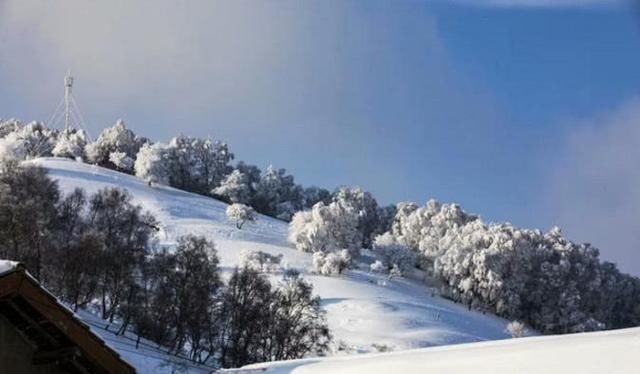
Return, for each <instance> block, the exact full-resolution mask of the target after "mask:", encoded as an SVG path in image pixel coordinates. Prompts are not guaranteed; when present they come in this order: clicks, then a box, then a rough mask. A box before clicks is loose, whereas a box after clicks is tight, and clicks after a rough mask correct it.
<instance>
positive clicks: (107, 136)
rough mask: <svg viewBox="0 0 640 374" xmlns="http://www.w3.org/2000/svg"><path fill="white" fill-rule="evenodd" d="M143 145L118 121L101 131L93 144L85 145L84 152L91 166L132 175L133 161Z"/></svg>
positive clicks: (140, 140) (122, 122) (141, 140)
mask: <svg viewBox="0 0 640 374" xmlns="http://www.w3.org/2000/svg"><path fill="white" fill-rule="evenodd" d="M143 143H144V141H143V139H139V138H138V137H137V136H136V135H135V134H134V133H133V131H131V130H129V129H128V128H127V127H126V125H125V123H124V121H122V120H118V121H117V122H116V124H115V125H113V126H112V127H108V128H106V129H104V130H102V133H101V134H100V136H99V137H98V139H96V141H95V142H93V143H89V144H87V146H86V147H85V151H86V155H87V160H88V161H89V162H91V163H93V164H96V165H99V166H103V167H106V168H110V169H114V170H119V171H122V172H126V173H132V172H133V160H135V157H136V154H137V153H138V151H139V150H140V147H141V146H142V144H143ZM112 154H113V155H112ZM116 163H118V164H119V165H116Z"/></svg>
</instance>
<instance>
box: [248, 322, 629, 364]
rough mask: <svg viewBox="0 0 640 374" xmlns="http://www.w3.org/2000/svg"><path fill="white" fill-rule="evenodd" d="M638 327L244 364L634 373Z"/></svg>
mask: <svg viewBox="0 0 640 374" xmlns="http://www.w3.org/2000/svg"><path fill="white" fill-rule="evenodd" d="M638 352H640V328H638V327H636V328H632V329H623V330H613V331H604V332H591V333H582V334H572V335H557V336H540V337H530V338H521V339H510V340H501V341H492V342H482V343H471V344H459V345H452V346H444V347H434V348H426V349H415V350H409V351H404V352H393V353H381V354H370V355H359V356H350V357H339V358H328V359H306V360H293V361H281V362H273V363H266V364H256V365H249V366H247V367H245V368H243V369H244V371H242V372H243V373H247V374H249V373H258V372H267V373H269V374H321V373H332V374H342V373H349V374H358V373H366V374H375V373H381V374H382V373H402V374H414V373H415V374H423V373H438V374H454V373H455V374H460V373H473V374H513V373H518V374H529V373H530V374H539V373H544V374H567V373H581V374H589V373H600V374H604V373H616V374H627V373H628V374H632V373H638V372H640V356H638Z"/></svg>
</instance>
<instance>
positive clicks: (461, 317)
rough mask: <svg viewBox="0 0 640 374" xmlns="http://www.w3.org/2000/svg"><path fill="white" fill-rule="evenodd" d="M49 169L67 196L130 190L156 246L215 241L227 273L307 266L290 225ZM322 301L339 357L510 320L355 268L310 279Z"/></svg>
mask: <svg viewBox="0 0 640 374" xmlns="http://www.w3.org/2000/svg"><path fill="white" fill-rule="evenodd" d="M31 162H34V163H37V164H40V165H42V166H44V167H46V168H47V169H48V170H49V173H50V176H51V177H52V178H55V179H56V180H58V181H59V184H60V187H61V189H62V190H63V191H66V192H68V191H71V190H72V189H73V188H75V187H81V188H84V189H85V190H87V192H95V191H97V190H99V189H101V188H104V187H123V188H126V189H127V190H128V191H129V192H130V193H131V194H132V195H133V196H134V198H135V200H136V201H137V202H139V203H140V204H142V205H143V206H144V207H145V208H146V209H148V210H149V211H151V212H152V213H153V214H154V215H155V216H156V217H157V218H158V220H159V221H160V222H161V225H162V227H161V230H160V234H159V244H160V245H166V246H170V245H172V244H174V243H175V240H176V238H177V237H178V236H179V235H183V234H187V233H194V234H198V235H205V236H206V237H208V238H211V239H213V240H214V241H215V243H216V247H217V249H218V252H219V256H220V260H221V265H222V268H223V269H224V270H227V271H228V270H229V269H231V268H233V267H234V266H235V265H236V264H237V262H238V254H239V252H240V251H241V250H243V249H253V250H262V251H265V252H269V253H272V254H282V255H283V256H284V261H285V262H286V263H287V264H288V266H291V267H295V268H299V269H302V270H304V269H306V268H307V267H308V266H309V264H310V262H311V255H310V254H307V253H302V252H300V251H297V250H295V249H293V248H291V247H290V246H289V245H288V244H287V242H286V236H287V224H286V223H284V222H281V221H278V220H275V219H272V218H269V217H264V216H261V217H260V218H259V219H258V220H257V222H256V223H253V224H247V225H246V226H245V227H244V228H243V229H242V230H238V229H236V227H235V225H234V224H233V223H232V222H229V221H228V220H227V218H226V216H225V209H226V204H224V203H222V202H219V201H217V200H214V199H210V198H206V197H202V196H199V195H195V194H191V193H186V192H183V191H179V190H176V189H173V188H169V187H164V186H160V187H155V186H154V187H149V186H148V185H147V184H146V183H145V182H143V181H142V180H140V179H138V178H136V177H133V176H129V175H126V174H122V173H118V172H115V171H112V170H107V169H104V168H100V167H97V166H91V165H87V164H82V163H78V162H75V161H71V160H66V159H55V158H49V159H40V160H36V161H31ZM306 277H307V279H309V280H311V281H312V283H313V284H314V291H315V292H316V293H317V294H319V295H320V296H321V297H322V299H323V305H324V308H325V309H326V310H327V317H328V321H329V326H330V328H331V331H332V334H333V336H334V342H335V345H336V347H338V346H339V347H340V348H339V349H338V348H336V349H335V350H336V354H340V353H354V352H358V353H360V352H377V351H380V350H387V349H390V350H402V349H410V348H421V347H429V346H436V345H444V344H456V343H467V342H476V341H483V340H494V339H503V338H506V337H508V336H507V334H506V333H505V332H504V329H505V326H506V323H507V321H504V320H502V319H499V318H496V317H493V316H490V315H483V314H482V313H477V312H473V311H468V310H467V309H466V308H465V307H463V306H462V305H459V304H455V303H453V302H450V301H448V300H445V299H442V298H439V297H437V296H431V294H430V293H429V292H428V289H427V288H426V287H425V286H424V285H423V284H420V283H419V282H415V281H408V280H394V281H387V279H386V277H385V276H382V275H377V274H370V273H368V272H364V271H358V270H354V271H351V272H349V273H348V274H347V275H346V276H343V277H338V278H330V277H324V276H314V275H311V274H306Z"/></svg>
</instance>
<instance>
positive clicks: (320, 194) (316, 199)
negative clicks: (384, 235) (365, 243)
mask: <svg viewBox="0 0 640 374" xmlns="http://www.w3.org/2000/svg"><path fill="white" fill-rule="evenodd" d="M331 199H332V196H331V192H330V191H329V190H326V189H324V188H320V187H316V186H311V187H307V188H305V189H304V203H303V207H304V208H305V209H311V208H312V207H313V206H314V205H316V204H317V203H324V204H329V203H330V202H331ZM385 231H386V230H385Z"/></svg>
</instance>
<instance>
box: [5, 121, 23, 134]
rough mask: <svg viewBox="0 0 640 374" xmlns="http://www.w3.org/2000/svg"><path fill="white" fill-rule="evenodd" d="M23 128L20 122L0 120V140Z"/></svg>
mask: <svg viewBox="0 0 640 374" xmlns="http://www.w3.org/2000/svg"><path fill="white" fill-rule="evenodd" d="M22 126H23V124H22V122H20V121H19V120H17V119H15V118H12V119H8V120H3V119H0V138H4V137H5V136H7V135H9V134H10V133H12V132H14V131H17V130H18V129H20V128H21V127H22Z"/></svg>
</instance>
